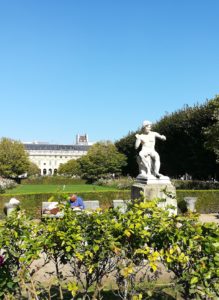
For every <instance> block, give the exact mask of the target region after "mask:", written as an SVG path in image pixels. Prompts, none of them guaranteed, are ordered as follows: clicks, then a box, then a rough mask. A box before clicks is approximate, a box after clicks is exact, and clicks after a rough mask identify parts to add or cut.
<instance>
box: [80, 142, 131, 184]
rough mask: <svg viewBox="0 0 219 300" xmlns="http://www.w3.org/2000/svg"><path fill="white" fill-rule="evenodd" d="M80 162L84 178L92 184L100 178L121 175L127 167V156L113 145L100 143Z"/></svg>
mask: <svg viewBox="0 0 219 300" xmlns="http://www.w3.org/2000/svg"><path fill="white" fill-rule="evenodd" d="M78 161H79V163H80V166H81V171H82V177H83V178H84V179H86V180H88V181H91V182H92V181H95V180H97V179H99V178H107V177H109V176H110V174H115V175H120V174H121V170H122V167H123V166H125V165H126V156H125V155H124V154H122V153H119V151H118V150H117V148H116V146H115V145H114V144H113V143H111V142H99V143H96V144H94V145H93V146H92V147H91V148H90V149H89V150H88V152H87V155H85V156H83V157H81V158H80V159H79V160H78Z"/></svg>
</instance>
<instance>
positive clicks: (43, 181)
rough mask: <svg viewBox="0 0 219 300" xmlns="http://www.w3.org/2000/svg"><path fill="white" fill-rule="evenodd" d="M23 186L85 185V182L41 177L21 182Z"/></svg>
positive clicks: (65, 178)
mask: <svg viewBox="0 0 219 300" xmlns="http://www.w3.org/2000/svg"><path fill="white" fill-rule="evenodd" d="M21 183H22V184H60V185H62V184H84V183H85V180H83V179H80V178H69V177H65V176H39V177H34V178H27V179H22V180H21Z"/></svg>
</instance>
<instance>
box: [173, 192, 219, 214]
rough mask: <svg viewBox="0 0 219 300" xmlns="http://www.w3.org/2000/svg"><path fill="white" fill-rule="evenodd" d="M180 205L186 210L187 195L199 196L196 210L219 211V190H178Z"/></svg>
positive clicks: (201, 211) (204, 212)
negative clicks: (185, 199)
mask: <svg viewBox="0 0 219 300" xmlns="http://www.w3.org/2000/svg"><path fill="white" fill-rule="evenodd" d="M176 195H177V203H178V207H179V208H180V209H181V210H182V211H183V212H184V211H185V210H186V209H185V208H186V204H185V201H184V198H185V197H190V196H191V197H197V202H196V211H197V212H198V213H202V214H206V213H218V211H219V201H218V199H219V191H218V190H207V191H204V190H201V191H199V190H190V191H189V190H178V191H177V192H176Z"/></svg>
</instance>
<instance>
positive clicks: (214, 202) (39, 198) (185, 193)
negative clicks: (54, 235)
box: [0, 190, 219, 218]
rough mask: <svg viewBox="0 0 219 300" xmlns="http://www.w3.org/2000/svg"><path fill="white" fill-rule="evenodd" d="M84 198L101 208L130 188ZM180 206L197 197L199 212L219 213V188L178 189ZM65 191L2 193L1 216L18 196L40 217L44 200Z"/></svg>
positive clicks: (86, 194) (127, 193)
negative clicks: (5, 204)
mask: <svg viewBox="0 0 219 300" xmlns="http://www.w3.org/2000/svg"><path fill="white" fill-rule="evenodd" d="M78 194H79V195H80V196H81V197H82V198H83V199H84V200H99V201H100V206H101V208H107V207H110V206H111V205H112V200H114V199H123V200H128V199H130V198H131V196H130V191H129V190H120V191H103V192H83V193H78ZM176 194H177V202H178V207H179V208H180V210H181V211H182V212H184V211H185V210H186V204H185V201H184V197H189V196H191V197H197V198H198V199H197V202H196V210H197V212H198V213H217V212H219V190H206V191H205V190H200V191H198V190H177V191H176ZM63 195H64V193H38V194H35V193H32V194H23V195H22V194H21V195H14V194H13V195H12V194H11V195H8V194H7V195H4V194H3V195H0V218H3V216H4V214H3V207H4V203H5V202H8V201H9V199H10V198H11V197H17V198H18V199H19V200H20V201H21V206H22V208H24V209H25V210H26V211H27V213H28V214H29V215H30V216H32V217H34V218H39V217H40V215H41V205H42V202H44V201H45V202H46V201H48V199H49V198H50V197H52V196H54V201H56V200H58V199H61V198H62V196H63Z"/></svg>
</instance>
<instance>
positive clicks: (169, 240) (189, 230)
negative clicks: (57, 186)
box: [0, 201, 219, 300]
mask: <svg viewBox="0 0 219 300" xmlns="http://www.w3.org/2000/svg"><path fill="white" fill-rule="evenodd" d="M59 205H60V209H62V210H64V216H63V217H62V218H60V219H55V220H54V219H51V218H49V219H45V220H44V221H43V222H41V223H39V224H38V223H34V222H33V221H32V222H30V221H29V220H28V219H27V218H26V217H25V213H24V212H23V211H21V212H15V213H13V214H12V215H10V216H9V217H7V219H6V221H5V222H4V223H0V249H1V254H0V298H2V299H4V297H5V299H21V298H22V297H21V295H27V298H28V299H41V295H42V292H44V296H43V297H46V299H51V291H50V290H51V285H49V286H48V287H45V286H44V287H42V286H41V285H39V284H38V283H37V282H35V280H34V277H33V272H36V271H37V270H35V269H34V270H33V269H32V268H31V263H32V262H33V260H35V259H37V258H38V257H39V256H40V253H44V257H45V264H47V263H49V262H53V264H54V266H55V277H56V280H55V282H56V283H57V286H58V290H59V295H57V297H56V298H57V299H64V294H63V288H67V289H68V290H69V292H70V293H71V295H72V297H73V298H72V299H79V298H82V299H91V297H92V299H101V298H102V290H103V287H104V278H105V276H108V275H109V274H113V276H114V277H115V279H116V284H117V288H116V291H114V292H116V293H117V294H118V295H119V296H120V298H121V299H147V298H148V297H153V293H154V289H155V288H154V286H153V283H152V281H153V280H154V279H157V278H158V277H159V275H160V274H161V272H162V269H161V265H163V266H165V267H166V271H168V272H170V271H171V272H173V274H174V285H175V288H174V289H175V291H177V292H178V295H181V296H183V297H184V298H186V299H203V300H205V299H217V298H218V297H219V283H218V278H219V273H218V270H219V255H218V250H219V226H218V225H217V224H211V223H210V224H202V223H199V222H198V221H197V219H198V215H196V214H191V213H189V214H186V215H178V216H171V215H169V213H168V211H165V210H162V209H161V208H159V207H158V206H157V203H156V202H155V201H145V202H141V203H137V202H135V203H129V205H128V209H127V211H126V212H125V213H121V212H120V211H119V210H118V209H112V208H111V209H109V210H105V211H101V210H97V211H94V212H86V211H81V212H79V213H76V212H75V211H72V210H71V209H70V207H69V206H68V205H64V204H62V203H61V202H60V204H59ZM64 265H68V266H69V272H71V276H70V280H68V281H66V280H67V278H66V277H65V274H64V273H63V272H62V267H63V266H64ZM48 275H50V276H51V273H48ZM148 281H149V282H148ZM147 282H148V284H147ZM172 283H173V282H172ZM154 285H156V283H155V282H154ZM42 299H44V298H42ZM176 299H178V296H177V295H176Z"/></svg>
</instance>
